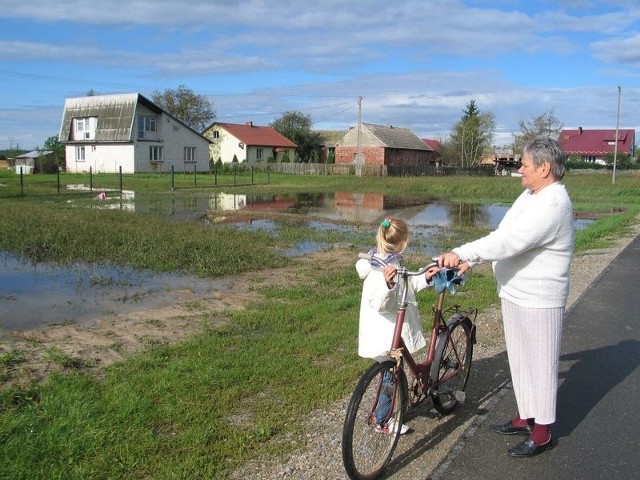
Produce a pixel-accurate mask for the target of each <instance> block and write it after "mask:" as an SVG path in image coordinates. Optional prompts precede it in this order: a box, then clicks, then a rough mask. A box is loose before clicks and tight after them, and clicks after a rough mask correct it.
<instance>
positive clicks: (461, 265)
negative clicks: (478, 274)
mask: <svg viewBox="0 0 640 480" xmlns="http://www.w3.org/2000/svg"><path fill="white" fill-rule="evenodd" d="M438 266H439V267H442V268H456V269H457V270H458V275H464V273H465V272H466V271H467V270H469V269H470V268H471V264H470V263H469V262H461V261H460V256H459V255H458V254H457V253H454V252H449V253H443V254H442V255H440V256H439V257H438Z"/></svg>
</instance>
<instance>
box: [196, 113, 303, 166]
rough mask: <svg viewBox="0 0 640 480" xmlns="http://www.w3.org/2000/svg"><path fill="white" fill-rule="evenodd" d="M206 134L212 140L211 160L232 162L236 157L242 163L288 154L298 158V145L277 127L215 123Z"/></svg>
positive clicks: (292, 157) (248, 123)
mask: <svg viewBox="0 0 640 480" xmlns="http://www.w3.org/2000/svg"><path fill="white" fill-rule="evenodd" d="M203 135H204V136H205V137H207V138H208V139H209V140H210V141H211V146H210V152H211V153H210V155H211V160H213V161H214V162H216V161H217V160H218V159H220V160H222V162H223V163H230V162H232V161H233V157H234V156H235V157H236V158H237V159H238V162H245V161H247V162H261V161H263V162H264V161H267V160H268V159H269V157H271V158H273V159H274V160H275V161H282V158H283V157H284V156H285V154H286V155H287V156H288V157H289V160H290V161H292V162H293V161H294V160H295V158H296V149H297V148H298V145H296V144H295V143H294V142H292V141H291V140H289V139H288V138H287V137H285V136H284V135H282V134H281V133H279V132H278V131H277V130H276V129H274V128H273V127H263V126H258V125H254V124H253V122H247V123H245V124H237V123H220V122H215V123H213V124H212V125H210V126H209V127H207V128H206V130H205V131H204V133H203Z"/></svg>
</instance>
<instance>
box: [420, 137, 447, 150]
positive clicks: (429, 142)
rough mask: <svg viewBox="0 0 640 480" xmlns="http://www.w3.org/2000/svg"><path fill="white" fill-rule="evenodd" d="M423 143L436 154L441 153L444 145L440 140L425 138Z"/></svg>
mask: <svg viewBox="0 0 640 480" xmlns="http://www.w3.org/2000/svg"><path fill="white" fill-rule="evenodd" d="M422 141H423V142H424V143H426V144H427V145H429V146H430V147H431V148H433V149H434V150H435V151H436V152H439V151H440V149H442V145H440V142H439V141H438V140H432V139H431V138H423V139H422Z"/></svg>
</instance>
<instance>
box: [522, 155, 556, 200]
mask: <svg viewBox="0 0 640 480" xmlns="http://www.w3.org/2000/svg"><path fill="white" fill-rule="evenodd" d="M550 170H551V166H550V165H549V162H543V163H542V165H540V166H538V167H537V168H536V166H535V165H534V163H533V160H531V157H530V156H529V155H525V156H523V157H522V161H521V166H520V168H519V169H518V173H519V174H520V175H522V180H521V181H522V186H523V187H524V188H528V189H529V190H531V191H532V192H534V193H535V192H537V191H539V190H540V189H542V188H544V187H545V186H546V185H548V184H549V183H552V181H550V179H551V175H550Z"/></svg>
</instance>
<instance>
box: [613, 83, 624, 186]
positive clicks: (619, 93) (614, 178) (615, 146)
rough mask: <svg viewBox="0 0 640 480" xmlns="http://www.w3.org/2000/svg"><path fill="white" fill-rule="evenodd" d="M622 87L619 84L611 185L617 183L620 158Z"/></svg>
mask: <svg viewBox="0 0 640 480" xmlns="http://www.w3.org/2000/svg"><path fill="white" fill-rule="evenodd" d="M621 95H622V89H621V88H620V87H619V86H618V113H617V115H616V138H615V144H614V146H613V175H612V177H611V185H614V184H615V183H616V161H617V160H618V130H620V96H621Z"/></svg>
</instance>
